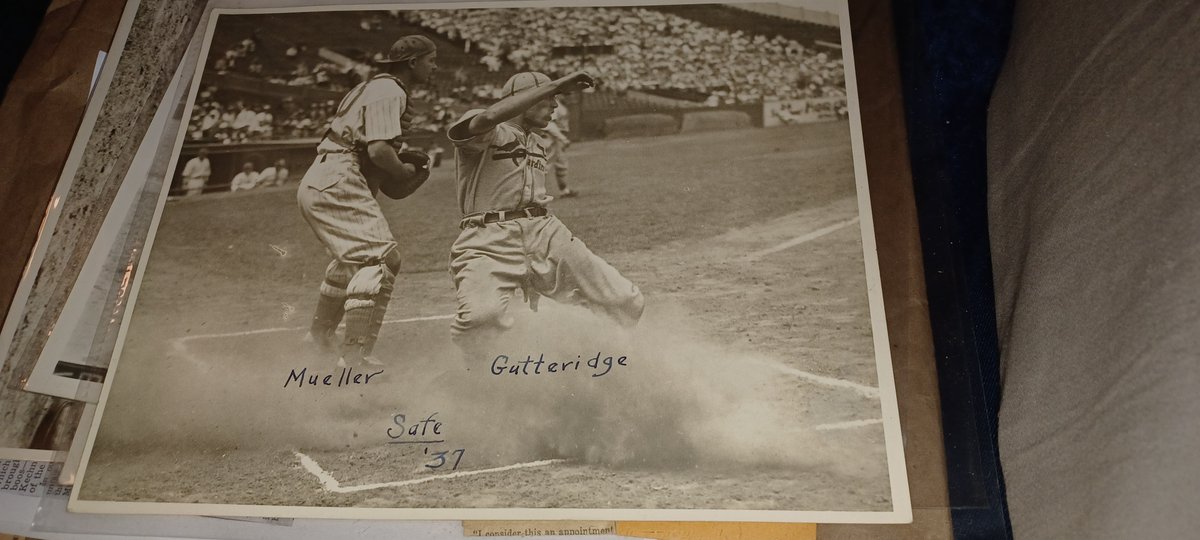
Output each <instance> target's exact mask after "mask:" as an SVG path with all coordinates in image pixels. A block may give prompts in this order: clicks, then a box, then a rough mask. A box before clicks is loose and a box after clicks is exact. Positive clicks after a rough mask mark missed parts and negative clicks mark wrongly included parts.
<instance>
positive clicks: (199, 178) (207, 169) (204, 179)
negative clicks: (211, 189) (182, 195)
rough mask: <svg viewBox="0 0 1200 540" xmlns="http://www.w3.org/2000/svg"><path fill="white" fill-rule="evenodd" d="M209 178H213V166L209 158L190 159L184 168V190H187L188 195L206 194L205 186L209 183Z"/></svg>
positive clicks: (197, 157)
mask: <svg viewBox="0 0 1200 540" xmlns="http://www.w3.org/2000/svg"><path fill="white" fill-rule="evenodd" d="M209 176H212V164H211V163H209V161H208V158H202V157H200V156H196V157H194V158H192V159H189V160H188V162H187V164H185V165H184V166H183V188H184V189H185V190H187V195H199V194H201V193H202V192H204V185H205V184H207V183H208V177H209Z"/></svg>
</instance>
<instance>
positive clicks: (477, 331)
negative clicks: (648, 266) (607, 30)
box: [450, 111, 643, 352]
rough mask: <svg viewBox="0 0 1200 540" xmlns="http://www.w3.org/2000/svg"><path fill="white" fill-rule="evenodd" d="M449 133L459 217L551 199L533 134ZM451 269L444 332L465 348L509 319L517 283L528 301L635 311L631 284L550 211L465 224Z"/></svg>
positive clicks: (500, 128)
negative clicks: (453, 301) (450, 317)
mask: <svg viewBox="0 0 1200 540" xmlns="http://www.w3.org/2000/svg"><path fill="white" fill-rule="evenodd" d="M479 112H480V111H470V112H468V113H467V114H466V116H464V117H463V118H462V119H461V120H459V121H458V123H456V124H455V125H456V126H461V125H463V124H464V123H466V122H470V120H471V118H472V117H474V116H475V115H476V114H479ZM454 132H455V129H454V127H451V130H450V133H451V134H453V133H454ZM450 139H451V141H452V142H454V145H455V170H456V174H457V180H458V199H459V206H460V209H461V210H462V212H463V214H464V216H470V215H472V214H477V213H479V212H487V211H499V210H513V209H518V208H524V207H529V206H541V205H543V204H545V203H546V202H548V201H549V200H551V199H552V198H551V197H549V196H547V195H546V189H545V182H546V150H545V149H546V147H547V146H548V144H547V141H546V140H545V139H544V138H543V137H542V136H540V135H538V134H537V133H535V132H531V131H526V130H525V129H523V128H521V127H520V126H519V125H517V124H514V123H512V122H504V123H501V124H499V125H497V126H496V127H495V128H493V129H492V130H491V131H488V132H487V133H483V134H480V135H477V136H475V137H473V138H470V139H466V140H455V139H454V137H453V135H451V137H450ZM450 271H451V274H452V275H453V277H454V286H455V291H456V292H457V296H458V311H457V313H456V315H455V319H454V323H453V325H452V326H451V331H452V335H453V337H454V338H455V340H456V341H458V342H459V343H460V344H462V345H464V346H465V347H466V348H468V352H474V351H470V349H471V348H472V347H473V346H474V345H475V344H476V343H474V342H473V340H474V338H475V337H477V336H480V335H481V334H487V333H488V331H497V330H504V329H507V328H508V327H509V326H511V325H512V317H511V316H509V315H508V312H507V310H508V303H509V301H510V299H511V298H512V297H513V295H514V294H515V293H516V291H517V290H518V289H520V290H522V291H523V292H524V294H525V297H526V298H527V299H529V300H530V304H531V306H532V305H535V302H534V299H536V298H537V296H538V295H541V296H548V297H550V298H553V299H555V300H556V301H559V302H563V303H568V304H575V305H583V306H587V307H589V308H591V309H592V310H594V311H597V312H600V313H603V314H605V315H608V316H610V317H612V318H613V319H615V320H616V321H618V322H620V323H622V324H632V323H635V322H637V320H638V319H639V318H640V317H641V312H642V303H643V299H642V294H641V292H640V291H639V290H638V288H637V286H635V285H634V284H633V283H632V282H630V281H629V280H628V279H626V278H625V277H624V276H622V275H621V274H620V272H618V271H617V270H616V269H615V268H613V267H612V266H610V265H609V264H608V263H607V262H605V261H604V260H603V259H601V258H600V257H597V256H596V255H595V254H593V253H592V252H591V251H590V250H589V249H588V248H587V246H586V245H584V243H583V241H582V240H579V239H578V238H575V236H574V235H573V234H571V231H570V230H568V229H567V227H566V225H563V223H562V222H561V221H559V220H558V218H557V217H554V216H549V215H547V216H542V217H532V218H530V217H522V218H517V219H512V220H507V221H501V222H496V223H488V224H480V225H479V226H468V227H466V228H464V229H463V231H462V233H460V234H459V237H458V239H457V240H456V241H455V242H454V246H453V247H452V248H451V252H450ZM467 338H470V339H467Z"/></svg>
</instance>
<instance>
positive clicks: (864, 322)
mask: <svg viewBox="0 0 1200 540" xmlns="http://www.w3.org/2000/svg"><path fill="white" fill-rule="evenodd" d="M569 155H570V158H571V165H572V169H571V173H572V177H573V186H574V187H578V188H579V189H580V191H581V192H582V194H583V195H582V196H581V197H578V198H573V199H563V200H558V201H555V202H553V203H552V204H551V209H552V211H553V212H554V213H555V214H556V215H558V216H559V217H560V218H561V219H562V220H563V222H564V223H566V224H567V226H568V227H570V228H571V230H572V231H573V232H574V233H575V234H576V236H577V237H579V238H581V239H583V240H584V241H585V242H587V244H588V246H589V247H590V248H591V249H592V250H593V251H594V252H596V253H597V254H599V255H601V256H602V257H604V258H606V259H607V260H608V261H609V262H610V263H612V264H613V266H615V267H616V268H618V269H619V270H620V271H621V272H622V273H624V274H625V275H626V276H627V277H629V278H630V279H631V280H632V281H634V282H635V283H636V284H638V286H639V287H640V288H641V289H642V291H643V292H644V293H645V294H646V298H647V305H648V307H647V312H646V316H645V318H644V319H643V323H642V324H641V325H640V326H639V328H638V329H637V331H636V332H634V333H633V335H626V336H616V335H615V334H613V333H611V332H609V331H608V329H606V328H605V326H604V325H603V324H602V323H601V322H600V321H597V320H595V319H593V318H592V317H591V316H590V315H589V314H587V313H585V312H582V310H579V309H578V308H570V307H564V306H555V305H552V303H551V302H550V301H544V302H543V306H542V309H541V310H540V312H539V313H536V314H534V313H530V312H529V311H528V309H527V308H525V307H524V306H523V305H522V304H519V303H514V304H513V305H512V306H511V307H510V309H512V310H514V311H515V312H517V313H518V315H519V321H518V325H517V327H516V328H515V329H514V331H513V333H512V336H513V337H514V340H513V341H512V342H510V344H511V345H513V346H514V349H513V351H512V355H513V356H515V357H522V358H523V357H524V355H525V354H530V353H532V354H534V355H535V357H536V354H537V353H538V352H544V353H545V354H546V356H547V359H549V358H552V357H558V358H574V357H575V356H576V355H577V354H578V355H584V354H587V355H592V354H595V353H596V351H601V352H602V353H603V355H614V356H616V355H625V356H627V357H628V359H629V363H630V366H629V367H627V368H623V369H618V370H614V371H613V372H612V373H611V374H609V375H606V376H604V377H599V378H596V377H589V376H587V375H586V374H584V373H583V372H581V373H580V374H579V375H570V376H558V377H557V378H555V379H548V378H498V377H494V376H491V375H489V374H488V373H487V368H488V366H486V365H483V366H463V365H462V360H461V358H459V355H458V354H457V351H456V349H454V348H453V346H452V345H451V344H450V342H449V322H450V321H449V320H448V319H447V317H448V316H449V315H451V314H452V313H453V312H454V309H455V307H456V304H455V301H454V290H453V284H452V282H451V279H450V276H449V274H448V272H447V270H446V267H447V258H448V250H449V246H450V244H451V242H453V240H454V238H455V236H456V235H457V232H458V230H457V227H456V223H457V221H458V218H459V215H458V211H457V208H456V199H455V196H454V185H453V178H452V174H453V167H452V162H451V163H448V164H447V165H444V166H443V167H441V168H439V169H436V170H435V172H434V174H433V177H432V178H431V179H430V180H429V182H428V183H427V184H426V186H425V187H423V188H422V189H421V191H419V192H418V193H417V194H415V195H414V196H413V197H411V198H410V199H408V200H404V201H386V202H384V203H383V204H384V210H385V213H386V214H387V215H388V217H389V220H390V222H391V224H392V227H393V231H394V233H395V235H396V237H397V239H398V241H399V242H400V246H401V250H402V253H403V256H404V261H405V262H404V270H403V272H402V275H401V276H400V277H399V279H398V282H397V290H396V291H395V294H394V296H393V302H392V306H391V310H390V312H389V323H388V324H386V325H385V326H384V331H383V333H382V334H381V337H380V343H379V345H378V346H377V348H376V352H377V354H378V355H379V356H380V357H381V359H383V360H385V361H386V362H387V363H388V365H387V367H386V368H385V373H384V374H381V375H380V376H379V378H378V379H377V380H376V382H374V383H372V384H369V385H366V386H361V387H355V388H353V389H350V388H329V389H326V388H317V389H307V388H305V389H296V388H294V387H293V388H283V383H284V381H285V380H286V378H287V376H288V374H289V372H290V370H292V369H297V370H298V369H301V368H308V369H310V370H324V371H323V372H324V373H335V371H336V370H334V369H333V368H332V366H331V361H330V359H328V358H321V357H319V356H317V355H315V354H314V353H313V352H312V351H311V350H309V349H308V348H306V347H305V346H304V344H303V343H301V337H302V336H303V334H304V331H303V327H305V326H306V324H307V319H308V317H309V316H310V315H311V310H312V307H313V304H314V302H315V297H316V286H317V284H318V283H319V281H320V278H321V275H322V271H323V269H324V266H325V264H326V263H327V261H328V260H327V258H326V255H325V254H324V253H323V250H322V248H321V246H320V245H319V244H318V243H317V241H316V239H315V238H314V237H313V235H312V233H311V231H309V229H308V227H307V226H306V225H305V224H304V222H303V221H302V220H301V218H300V215H299V211H298V210H297V208H296V203H295V191H294V188H284V189H274V190H265V191H258V192H251V193H245V194H241V193H239V194H227V195H216V196H205V197H201V198H196V199H192V200H181V201H171V202H168V204H167V207H166V210H165V211H164V214H163V218H162V222H161V224H160V228H159V232H158V234H157V237H156V238H155V240H154V245H153V248H152V251H151V255H150V259H149V263H148V264H147V267H146V272H145V276H144V278H143V280H142V283H141V286H140V289H139V292H138V297H137V300H136V304H135V308H134V309H135V311H134V314H133V317H132V320H131V323H130V324H131V326H130V330H129V338H128V339H127V340H126V343H125V345H124V351H123V353H122V356H121V358H120V364H119V366H118V367H117V368H116V371H115V374H114V375H113V377H112V380H113V387H112V389H111V395H110V397H109V400H108V403H107V405H106V408H105V411H104V418H103V421H102V424H101V428H100V432H99V435H98V437H97V441H96V445H95V451H94V453H93V457H92V458H91V462H90V464H89V465H88V469H87V471H86V476H85V477H84V481H83V483H82V486H81V488H80V489H81V491H80V497H81V498H82V499H89V500H117V501H141V502H147V501H156V502H220V503H239V504H268V505H279V506H311V505H321V506H361V507H384V508H390V507H444V506H451V507H470V508H482V507H527V508H588V507H593V508H629V507H645V508H728V509H771V510H808V511H821V510H856V511H886V510H890V509H891V488H890V486H889V481H888V474H887V461H886V456H885V448H884V438H883V428H882V426H881V425H880V423H879V422H880V419H881V418H882V413H881V410H880V403H879V397H878V391H877V390H876V386H877V385H878V383H877V380H878V375H877V370H876V363H875V358H874V354H873V348H872V341H871V340H872V338H871V336H872V334H871V325H870V314H869V308H868V304H867V296H866V283H865V276H864V269H863V256H862V245H861V240H860V229H859V227H858V224H857V222H856V221H855V218H857V215H858V210H857V202H856V199H855V190H854V180H853V171H852V166H851V151H850V146H849V129H848V126H847V125H846V124H845V123H840V122H839V123H828V124H814V125H807V126H795V127H785V128H774V129H766V130H763V129H750V130H738V131H729V132H715V133H701V134H690V135H679V136H670V137H660V138H653V139H641V140H629V141H602V142H589V143H582V144H578V145H575V146H573V147H572V148H571V149H570V151H569ZM547 304H551V305H547ZM584 358H587V357H586V356H584ZM468 367H470V368H472V369H471V370H470V371H469V372H466V371H464V369H465V368H468ZM447 373H450V374H451V375H449V376H448V375H447ZM334 378H337V376H336V373H335V376H334ZM430 413H437V414H438V416H437V418H438V419H439V420H441V421H442V422H443V430H444V431H443V432H442V433H441V434H440V435H442V438H441V439H439V440H444V442H439V443H437V444H425V445H420V444H389V442H392V441H394V440H395V439H392V438H391V437H389V436H388V434H387V429H388V428H389V427H395V424H394V415H396V414H405V415H406V418H413V417H418V418H424V417H427V416H428V415H429V414H430ZM457 450H461V452H458V453H451V454H448V455H449V456H451V460H452V461H454V460H456V461H457V462H458V463H457V469H456V470H451V468H450V464H445V465H443V466H441V467H438V468H437V469H432V468H430V467H429V465H430V464H431V460H432V459H434V458H431V457H430V456H431V453H432V454H436V453H437V452H439V451H447V452H454V451H457ZM539 460H559V461H554V462H553V463H542V464H539V463H538V462H539ZM514 465H521V466H522V468H516V469H505V470H494V469H499V468H504V467H511V466H514ZM451 473H453V475H451V476H442V475H447V474H451ZM460 473H470V474H460ZM455 475H457V476H455Z"/></svg>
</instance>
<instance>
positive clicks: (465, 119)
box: [446, 109, 497, 151]
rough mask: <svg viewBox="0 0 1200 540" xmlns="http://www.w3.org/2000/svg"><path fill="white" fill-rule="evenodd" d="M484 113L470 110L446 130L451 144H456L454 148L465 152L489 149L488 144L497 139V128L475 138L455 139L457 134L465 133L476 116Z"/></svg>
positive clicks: (481, 110)
mask: <svg viewBox="0 0 1200 540" xmlns="http://www.w3.org/2000/svg"><path fill="white" fill-rule="evenodd" d="M482 112H483V109H472V110H469V111H467V113H466V114H464V115H463V116H462V118H459V119H458V121H457V122H455V123H454V124H453V125H451V126H450V129H448V130H446V137H448V138H449V139H450V142H452V143H454V146H456V147H458V148H462V149H464V150H474V151H482V150H483V149H485V148H487V145H488V144H490V143H491V142H492V141H494V140H495V139H496V131H497V130H496V128H492V129H490V130H488V131H487V132H486V133H480V134H479V135H475V136H474V137H467V138H462V137H455V133H459V132H465V131H466V130H467V124H469V123H470V122H471V119H472V118H475V116H477V115H478V114H480V113H482Z"/></svg>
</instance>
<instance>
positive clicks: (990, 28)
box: [894, 0, 1013, 539]
mask: <svg viewBox="0 0 1200 540" xmlns="http://www.w3.org/2000/svg"><path fill="white" fill-rule="evenodd" d="M1012 8H1013V6H1012V2H1011V1H1010V0H1001V1H996V2H934V1H920V0H901V1H898V2H896V3H895V4H894V15H895V20H896V31H897V32H896V34H897V39H898V48H899V51H900V64H901V74H902V78H903V84H904V99H905V108H906V119H907V122H908V143H909V153H910V159H911V161H912V172H913V184H914V190H915V193H916V199H917V210H918V214H919V223H920V228H921V241H922V249H923V251H924V262H925V281H926V287H927V289H928V295H929V314H930V318H931V323H932V327H933V338H934V348H935V351H936V354H937V366H938V379H939V389H940V391H941V398H942V429H943V432H944V437H945V448H946V464H947V472H948V481H949V496H950V506H951V518H952V519H953V522H954V535H955V537H956V538H972V539H973V538H980V539H991V538H1010V537H1011V536H1012V533H1011V529H1010V527H1009V523H1008V513H1007V507H1006V505H1005V502H1004V481H1003V476H1002V474H1001V469H1000V461H999V453H998V449H997V445H996V428H997V422H996V420H997V411H998V409H999V395H1000V392H999V389H1000V386H999V353H998V350H997V337H996V316H995V302H994V299H993V295H992V271H991V256H990V251H989V247H988V228H987V199H986V193H987V176H986V144H985V142H986V141H985V133H986V112H987V103H988V98H989V97H990V95H991V91H992V88H993V85H994V84H995V81H996V76H997V74H998V72H999V68H1000V65H1001V62H1002V61H1003V58H1004V52H1005V50H1006V48H1007V45H1008V35H1009V29H1010V27H1011V21H1012Z"/></svg>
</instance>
